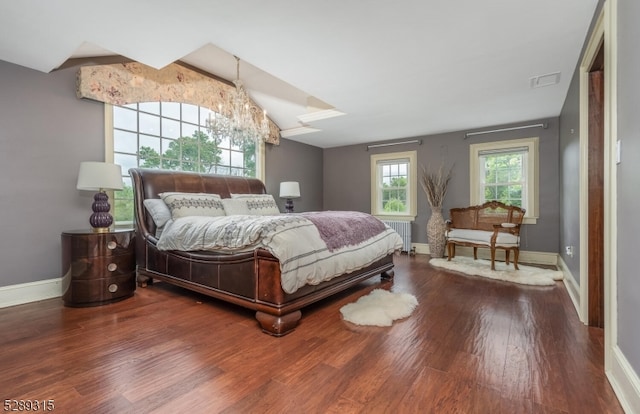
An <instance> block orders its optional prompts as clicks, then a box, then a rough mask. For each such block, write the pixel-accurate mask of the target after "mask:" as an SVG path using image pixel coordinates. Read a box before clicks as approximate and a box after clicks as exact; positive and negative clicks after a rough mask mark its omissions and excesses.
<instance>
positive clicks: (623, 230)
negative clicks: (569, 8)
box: [617, 0, 640, 373]
mask: <svg viewBox="0 0 640 414" xmlns="http://www.w3.org/2000/svg"><path fill="white" fill-rule="evenodd" d="M618 8H619V10H618V11H619V13H618V87H617V95H618V139H619V140H620V141H621V143H622V158H621V160H622V162H621V163H620V164H618V166H617V180H618V188H617V200H618V223H619V225H618V226H617V231H618V234H617V236H618V237H617V252H618V263H617V265H618V272H617V282H618V287H617V288H618V289H617V293H618V345H619V347H620V349H621V350H622V352H623V353H624V355H625V356H626V358H627V360H628V361H629V363H630V364H631V366H632V367H633V368H634V370H635V372H636V373H640V329H638V315H639V314H640V278H639V277H638V263H637V262H636V260H635V259H636V255H637V254H638V235H640V218H638V212H639V211H640V195H639V193H638V188H640V128H639V127H638V108H640V79H639V78H638V74H640V54H638V42H637V40H638V39H639V38H640V26H639V25H638V21H640V2H638V1H637V0H620V1H619V2H618Z"/></svg>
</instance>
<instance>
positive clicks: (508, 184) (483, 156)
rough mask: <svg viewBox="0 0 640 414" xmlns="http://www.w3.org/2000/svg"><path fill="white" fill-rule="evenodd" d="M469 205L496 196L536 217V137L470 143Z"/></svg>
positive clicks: (530, 220)
mask: <svg viewBox="0 0 640 414" xmlns="http://www.w3.org/2000/svg"><path fill="white" fill-rule="evenodd" d="M469 148H470V168H469V171H470V183H471V189H470V191H471V192H470V199H471V205H478V204H483V203H485V202H487V201H491V200H498V201H500V202H503V203H505V204H508V205H513V206H518V207H521V208H524V209H526V213H525V218H524V221H523V222H524V223H527V224H534V223H535V222H536V219H537V218H538V138H537V137H535V138H524V139H516V140H509V141H498V142H486V143H481V144H472V145H470V147H469Z"/></svg>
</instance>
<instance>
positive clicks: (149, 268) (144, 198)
mask: <svg viewBox="0 0 640 414" xmlns="http://www.w3.org/2000/svg"><path fill="white" fill-rule="evenodd" d="M129 172H130V175H131V178H132V183H133V190H134V210H135V213H134V225H135V233H136V237H135V243H136V263H137V282H138V285H139V286H140V287H146V286H148V285H150V284H152V282H153V280H154V279H157V280H161V281H163V282H168V283H171V284H174V285H177V286H180V287H183V288H186V289H190V290H193V291H196V292H199V293H202V294H205V295H208V296H211V297H213V298H217V299H221V300H224V301H227V302H230V303H233V304H235V305H239V306H243V307H245V308H249V309H252V310H255V311H256V313H255V317H256V319H257V321H258V323H259V325H260V327H261V329H262V330H263V332H265V333H268V334H270V335H273V336H283V335H286V334H287V333H289V332H291V331H292V330H294V329H295V327H296V326H297V325H298V323H299V321H300V319H301V316H302V312H301V309H302V308H304V307H305V306H307V305H309V304H312V303H314V302H317V301H320V300H322V299H324V298H327V297H329V296H331V295H333V294H336V293H338V292H341V291H343V290H345V289H347V288H349V287H352V286H354V285H356V284H358V283H360V282H362V281H364V280H366V279H369V278H371V277H374V276H377V275H380V276H381V278H382V279H383V280H393V277H394V272H393V255H394V253H395V252H398V251H399V250H400V249H401V247H402V240H401V238H400V236H399V235H397V233H395V232H394V231H393V230H391V229H390V228H389V227H388V226H386V225H384V224H383V226H385V229H384V231H382V230H380V229H378V230H377V231H379V233H376V235H375V237H373V238H369V236H370V235H366V234H361V235H359V236H360V237H361V239H360V240H359V241H358V243H356V244H353V245H348V246H347V245H345V244H342V245H335V246H331V243H332V242H330V241H328V240H329V239H325V238H323V240H322V242H326V244H325V245H324V247H323V248H318V243H320V242H319V241H317V240H315V239H314V240H313V241H309V243H307V242H306V241H305V242H301V240H302V239H301V238H300V237H302V236H299V235H296V233H294V228H297V227H300V228H304V229H305V231H307V232H314V231H315V232H316V233H318V234H319V235H321V236H322V237H324V233H327V232H326V231H325V230H326V229H325V228H323V227H322V226H320V227H317V229H316V230H313V227H312V226H310V225H309V222H310V221H311V222H312V224H313V225H316V224H317V223H316V221H319V220H320V219H324V220H327V219H328V220H329V221H333V219H334V218H336V217H337V216H338V215H340V214H342V213H344V214H351V215H352V216H350V217H346V218H345V220H355V219H357V220H363V219H366V220H371V219H373V218H372V217H371V216H369V215H364V216H368V217H361V216H357V217H356V216H355V215H356V214H359V215H363V213H356V212H313V213H294V214H271V213H269V212H267V213H268V214H258V216H259V217H255V216H254V215H245V212H244V211H240V212H239V213H237V214H236V213H230V211H231V210H226V211H227V212H228V213H229V214H225V213H222V214H220V215H218V214H217V213H215V211H217V210H215V211H214V213H215V214H214V215H215V217H212V218H205V217H200V216H198V215H194V216H191V213H185V214H176V212H177V211H179V210H177V209H172V210H171V211H170V212H171V215H170V218H168V219H167V218H166V217H165V219H166V222H161V221H158V220H159V219H158V216H159V214H158V211H157V210H155V209H154V208H155V207H151V206H152V205H154V206H159V205H163V203H162V202H159V201H158V200H159V199H160V198H161V197H162V198H163V201H164V204H166V205H169V206H172V207H175V205H178V207H181V206H182V204H180V202H181V199H180V198H179V197H181V196H183V195H188V196H189V197H203V198H206V199H207V200H210V199H211V197H213V196H215V195H217V196H219V198H220V200H221V201H222V200H224V202H225V203H224V206H225V208H226V206H228V205H233V204H232V199H242V198H248V199H251V200H255V199H258V200H261V199H262V197H265V198H268V197H271V196H269V195H268V194H266V189H265V186H264V184H263V183H262V181H260V180H259V179H255V178H246V177H236V176H221V175H209V174H197V173H189V172H176V171H166V170H153V169H142V168H133V169H130V170H129ZM174 195H176V196H175V197H176V198H173V199H170V198H169V197H170V196H174ZM170 200H172V202H176V203H177V204H172V202H170ZM176 200H177V201H176ZM215 203H216V204H215V206H214V207H215V208H218V207H219V204H220V203H218V202H217V201H215ZM228 203H229V204H228ZM244 205H245V206H246V204H244ZM260 207H263V206H262V205H259V206H258V208H260ZM162 208H164V207H162ZM191 211H194V210H191ZM198 211H199V210H198ZM163 214H166V212H163ZM204 215H207V214H204ZM227 215H228V216H229V217H224V216H227ZM324 216H329V217H324ZM268 220H275V221H276V223H275V224H273V223H272V222H269V223H270V224H265V223H266V222H267V221H268ZM245 223H249V224H251V225H252V227H251V228H258V227H259V228H260V231H259V233H260V234H261V235H264V234H266V235H268V237H261V238H260V239H258V241H255V240H254V233H255V232H252V231H249V230H237V229H239V228H241V227H240V226H241V225H244V224H245ZM345 223H346V224H349V222H348V221H347V222H345ZM351 223H354V222H351ZM355 223H359V222H355ZM380 223H381V222H380ZM158 224H161V226H159V225H158ZM203 226H204V228H205V229H206V230H205V231H204V232H203V233H205V234H206V235H207V237H209V235H211V234H213V235H214V236H212V238H211V241H208V242H206V243H205V242H203V241H202V240H204V237H200V236H199V235H196V236H193V235H191V232H193V231H196V230H194V229H198V228H199V227H203ZM329 227H330V226H329ZM359 227H360V226H359V225H353V224H352V225H351V228H359ZM363 228H364V226H363ZM185 229H186V230H185ZM265 229H266V230H265ZM283 229H285V230H286V231H285V230H283ZM336 229H339V227H336V228H335V229H334V228H330V229H329V230H331V231H333V232H334V233H336ZM232 230H233V231H232ZM321 230H322V231H321ZM295 231H298V230H297V229H296V230H295ZM323 232H324V233H323ZM320 233H322V234H320ZM342 233H343V234H333V235H331V234H330V236H332V237H335V236H338V239H340V237H342V236H344V234H346V233H354V232H351V231H350V232H342ZM355 233H358V232H355ZM365 233H366V232H365ZM176 234H177V235H178V237H177V240H178V241H177V242H176V241H175V240H172V239H170V238H169V236H170V235H172V236H175V235H176ZM230 234H233V236H234V239H233V240H234V241H232V242H230V243H229V244H230V245H229V246H227V245H226V244H227V243H228V240H229V239H230V236H229V235H230ZM238 234H242V235H246V234H249V235H250V236H246V237H248V239H249V240H250V241H251V240H254V242H253V243H250V244H246V243H240V242H237V240H236V236H237V235H238ZM285 235H286V237H288V238H289V239H291V238H292V237H293V240H298V242H295V243H290V241H286V240H288V239H286V238H284V237H285ZM365 237H367V239H366V240H365V241H363V240H364V238H365ZM265 238H266V239H267V241H264V240H265ZM374 238H375V240H373V239H374ZM383 239H384V241H383ZM185 240H186V241H185ZM332 240H335V239H332ZM183 242H184V243H183ZM190 242H193V243H195V244H189V243H190ZM222 242H224V243H223V245H221V244H220V243H222ZM176 243H177V244H176ZM207 243H208V244H207ZM234 243H235V244H234ZM306 244H309V245H310V246H311V247H309V248H308V249H311V250H310V251H309V254H306V253H305V254H301V253H300V252H299V251H297V253H296V255H295V258H294V259H291V258H289V257H285V258H283V256H281V255H286V254H289V253H288V251H289V250H294V251H295V249H301V248H302V247H304V246H305V245H306ZM365 245H366V246H367V247H366V249H365ZM369 245H371V246H376V249H377V250H376V251H375V252H369V251H368V250H367V249H369V247H368V246H369ZM313 246H315V248H314V247H313ZM316 251H321V252H323V254H324V255H325V256H322V257H321V259H314V260H317V263H316V262H314V261H313V260H312V259H307V257H315V256H314V255H315V254H316V253H315V252H316ZM356 252H357V254H358V255H361V254H365V253H363V252H367V253H366V257H365V258H364V259H363V258H360V257H357V256H356ZM333 256H339V257H340V262H339V263H340V264H339V265H338V264H331V263H332V260H335V261H336V262H335V263H338V258H337V257H336V258H334V257H333ZM342 258H347V264H346V265H345V264H344V263H343V262H342ZM296 260H307V262H305V263H302V264H301V263H300V262H296ZM356 260H360V261H361V262H362V263H360V264H357V263H356ZM320 262H322V264H323V266H325V263H326V266H327V267H330V269H328V270H326V274H322V272H325V270H324V269H323V266H320V265H318V263H320ZM300 268H304V269H308V270H309V272H311V273H314V277H313V278H311V277H309V276H308V275H304V274H303V275H302V276H300V275H299V269H300ZM318 269H320V270H318ZM336 269H342V270H341V271H340V273H339V274H335V273H336ZM319 272H320V273H321V274H319V275H318V273H319ZM331 272H333V273H331ZM292 274H293V275H294V276H291V275H292ZM291 277H293V278H294V279H293V280H294V281H293V282H292V281H291ZM305 278H308V279H313V280H310V281H308V282H305V283H301V282H300V280H301V279H302V280H304V279H305Z"/></svg>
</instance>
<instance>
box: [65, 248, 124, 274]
mask: <svg viewBox="0 0 640 414" xmlns="http://www.w3.org/2000/svg"><path fill="white" fill-rule="evenodd" d="M135 270H136V259H135V257H134V256H133V255H131V254H128V255H120V256H112V257H96V258H94V259H77V260H75V261H74V262H73V263H71V277H72V278H73V279H102V278H105V277H112V276H119V275H122V274H126V273H131V272H133V271H135Z"/></svg>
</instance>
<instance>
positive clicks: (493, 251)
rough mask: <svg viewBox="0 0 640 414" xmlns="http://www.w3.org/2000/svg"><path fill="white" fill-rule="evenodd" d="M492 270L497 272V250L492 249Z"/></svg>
mask: <svg viewBox="0 0 640 414" xmlns="http://www.w3.org/2000/svg"><path fill="white" fill-rule="evenodd" d="M491 270H496V249H491Z"/></svg>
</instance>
